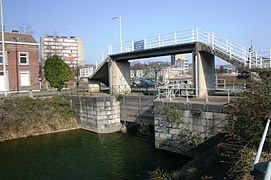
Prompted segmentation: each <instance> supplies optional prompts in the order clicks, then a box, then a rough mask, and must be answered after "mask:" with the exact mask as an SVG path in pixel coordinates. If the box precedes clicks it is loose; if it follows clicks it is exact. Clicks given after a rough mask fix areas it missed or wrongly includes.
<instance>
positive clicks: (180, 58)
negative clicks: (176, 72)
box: [171, 54, 189, 73]
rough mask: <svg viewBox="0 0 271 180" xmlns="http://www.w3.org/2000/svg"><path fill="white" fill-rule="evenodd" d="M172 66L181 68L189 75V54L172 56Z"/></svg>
mask: <svg viewBox="0 0 271 180" xmlns="http://www.w3.org/2000/svg"><path fill="white" fill-rule="evenodd" d="M171 65H173V66H174V67H177V68H179V69H180V70H182V71H183V73H187V72H188V70H189V65H188V57H187V54H176V55H172V56H171Z"/></svg>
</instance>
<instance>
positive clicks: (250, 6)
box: [3, 0, 271, 63]
mask: <svg viewBox="0 0 271 180" xmlns="http://www.w3.org/2000/svg"><path fill="white" fill-rule="evenodd" d="M3 3H4V17H5V18H4V21H5V27H6V30H9V31H10V30H11V29H16V28H17V29H20V27H22V26H23V25H24V24H28V25H30V26H31V30H32V31H33V35H34V36H35V38H36V40H38V41H39V37H40V36H43V35H46V34H55V33H56V34H58V35H66V36H72V35H74V36H77V37H82V38H83V39H84V41H85V55H86V63H95V61H96V60H100V59H101V53H102V52H103V51H104V50H106V48H107V45H109V44H115V43H118V42H119V22H118V21H117V20H111V18H112V17H114V16H122V30H123V41H124V42H125V41H130V40H133V39H139V38H144V37H148V36H153V35H157V34H163V33H168V32H173V31H177V30H183V29H187V28H191V27H198V28H200V29H203V30H205V31H208V32H214V33H216V34H219V35H223V36H225V37H227V38H229V39H231V40H232V41H234V42H236V43H238V44H240V45H242V46H245V47H249V46H250V41H251V40H253V47H254V49H256V50H267V49H271V41H270V39H271V38H270V36H271V23H270V22H271V14H270V7H271V1H270V0H224V1H218V0H204V1H203V0H186V1H183V0H134V1H132V0H3Z"/></svg>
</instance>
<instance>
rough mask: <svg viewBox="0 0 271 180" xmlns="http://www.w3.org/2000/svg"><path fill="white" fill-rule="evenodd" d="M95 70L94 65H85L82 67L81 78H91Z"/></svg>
mask: <svg viewBox="0 0 271 180" xmlns="http://www.w3.org/2000/svg"><path fill="white" fill-rule="evenodd" d="M94 71H95V66H94V65H85V66H82V67H80V79H87V78H89V77H90V76H91V75H92V74H93V73H94Z"/></svg>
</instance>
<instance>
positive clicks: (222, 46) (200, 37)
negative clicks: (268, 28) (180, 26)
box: [102, 28, 271, 68]
mask: <svg viewBox="0 0 271 180" xmlns="http://www.w3.org/2000/svg"><path fill="white" fill-rule="evenodd" d="M195 42H199V43H202V44H205V45H207V46H209V47H210V48H211V49H212V50H215V51H218V52H220V53H223V54H224V55H226V56H228V57H229V59H230V60H235V61H238V62H239V63H241V64H243V65H244V66H246V67H249V68H270V67H271V51H270V50H266V51H255V52H252V50H249V49H248V48H246V47H244V46H241V45H239V44H237V43H235V42H233V41H231V40H229V39H228V38H225V37H223V36H220V35H217V34H214V33H211V32H206V31H203V30H201V29H198V28H190V29H185V30H182V31H175V32H171V33H167V34H160V35H156V36H151V37H147V38H141V39H137V40H133V41H129V42H123V43H118V44H114V45H109V46H108V48H107V51H106V52H105V53H102V61H104V60H105V58H106V57H107V56H110V55H115V54H121V53H129V52H136V51H140V50H149V49H153V48H161V47H167V46H173V45H181V44H187V43H195Z"/></svg>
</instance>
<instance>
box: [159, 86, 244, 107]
mask: <svg viewBox="0 0 271 180" xmlns="http://www.w3.org/2000/svg"><path fill="white" fill-rule="evenodd" d="M244 92H246V90H245V89H226V88H214V89H211V88H209V89H203V88H192V87H185V86H178V85H176V86H165V87H158V95H157V98H158V99H167V100H172V99H178V98H182V99H184V98H185V100H186V101H187V102H189V101H191V100H203V101H206V102H209V101H215V102H216V101H217V102H221V101H223V102H224V101H225V102H227V103H229V102H230V101H231V100H232V99H236V98H238V97H239V96H241V95H242V94H243V93H244ZM200 97H204V98H200Z"/></svg>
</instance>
